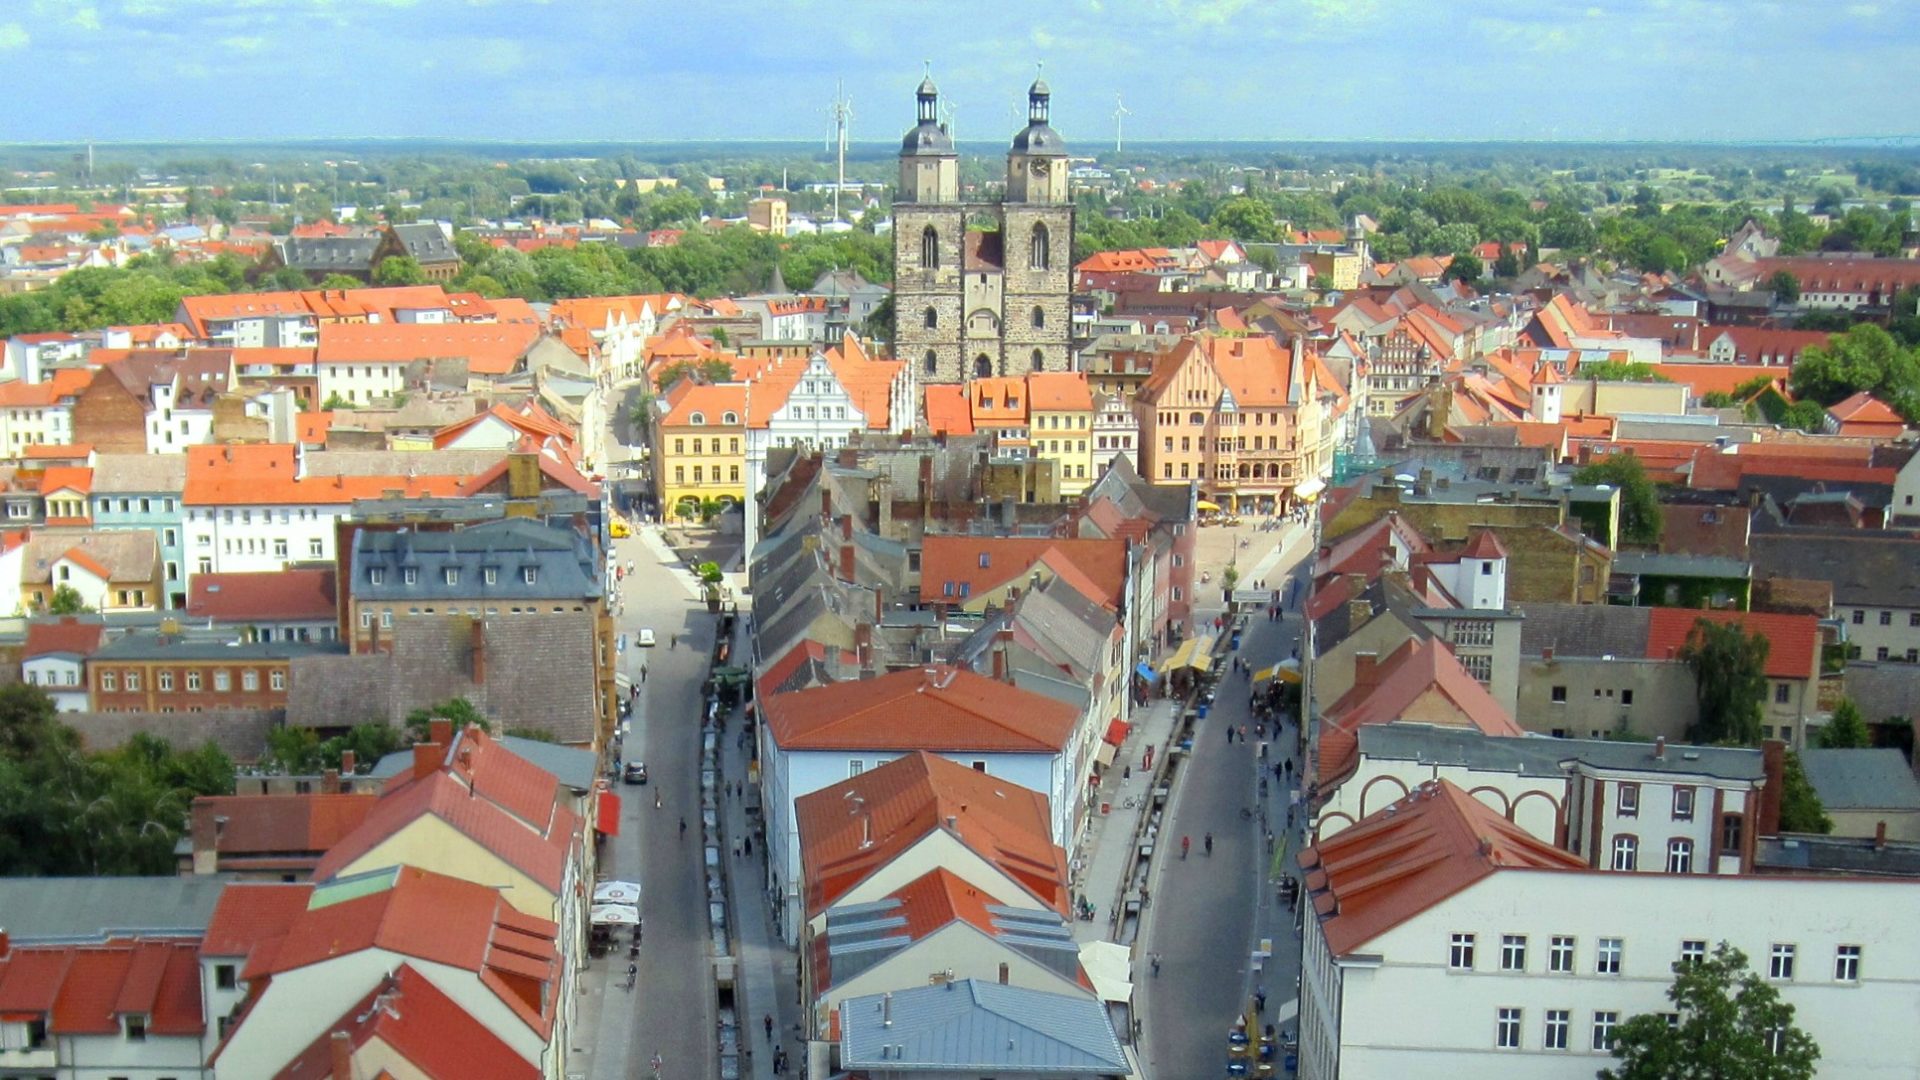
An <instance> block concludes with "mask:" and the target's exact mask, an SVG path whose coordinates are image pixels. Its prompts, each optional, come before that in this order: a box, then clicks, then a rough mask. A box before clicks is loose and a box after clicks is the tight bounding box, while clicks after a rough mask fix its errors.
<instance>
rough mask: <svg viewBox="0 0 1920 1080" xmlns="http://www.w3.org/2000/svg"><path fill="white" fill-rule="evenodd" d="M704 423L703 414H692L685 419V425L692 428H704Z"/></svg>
mask: <svg viewBox="0 0 1920 1080" xmlns="http://www.w3.org/2000/svg"><path fill="white" fill-rule="evenodd" d="M706 422H707V414H705V413H694V414H693V415H691V416H689V417H687V423H689V424H692V425H693V426H694V427H704V426H705V425H706Z"/></svg>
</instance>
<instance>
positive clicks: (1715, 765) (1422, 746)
mask: <svg viewBox="0 0 1920 1080" xmlns="http://www.w3.org/2000/svg"><path fill="white" fill-rule="evenodd" d="M1358 734H1359V737H1360V753H1361V754H1362V755H1364V756H1366V757H1369V758H1384V759H1389V760H1395V761H1418V762H1420V763H1421V764H1423V765H1452V766H1457V767H1461V768H1468V769H1476V770H1480V771H1485V772H1512V773H1517V774H1519V775H1522V776H1559V775H1563V774H1565V773H1566V772H1568V771H1569V770H1570V769H1572V768H1576V767H1579V766H1586V767H1587V768H1591V769H1606V770H1624V771H1631V772H1652V773H1667V774H1672V775H1680V776H1708V777H1714V778H1717V779H1723V780H1760V779H1763V778H1764V777H1765V776H1766V769H1765V767H1764V766H1763V765H1762V763H1761V757H1760V751H1758V750H1749V749H1746V748H1744V747H1736V746H1684V745H1679V744H1670V745H1668V746H1667V748H1666V752H1665V754H1664V755H1663V756H1661V757H1659V758H1656V757H1654V756H1653V755H1654V744H1653V743H1645V742H1626V741H1624V740H1613V739H1556V738H1552V737H1550V736H1546V735H1526V736H1522V737H1520V738H1514V737H1512V736H1497V735H1486V734H1482V733H1481V732H1479V731H1476V730H1473V729H1470V728H1465V729H1463V728H1451V727H1436V726H1429V725H1425V724H1406V723H1400V724H1369V725H1367V726H1364V727H1362V728H1361V729H1360V730H1359V732H1358ZM1895 753H1896V754H1897V753H1898V751H1895Z"/></svg>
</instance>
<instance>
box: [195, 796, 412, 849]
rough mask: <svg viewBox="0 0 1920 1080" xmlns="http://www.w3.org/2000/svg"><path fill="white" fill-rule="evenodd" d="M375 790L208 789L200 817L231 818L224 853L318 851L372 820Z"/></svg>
mask: <svg viewBox="0 0 1920 1080" xmlns="http://www.w3.org/2000/svg"><path fill="white" fill-rule="evenodd" d="M376 801H377V800H376V799H375V798H374V795H373V793H372V792H346V793H321V794H311V795H202V796H200V797H199V798H197V799H195V800H193V810H192V816H193V818H194V819H195V820H202V819H208V820H211V819H218V818H225V819H226V820H225V822H224V823H222V824H221V826H220V827H219V828H218V829H217V830H216V833H217V836H218V839H216V840H215V841H214V847H215V848H216V849H217V850H218V851H219V853H220V854H221V855H223V856H236V857H246V856H254V855H260V856H279V855H287V856H300V855H312V856H315V857H317V856H318V855H319V854H320V853H321V852H324V851H326V850H327V849H329V848H331V847H333V846H334V845H335V844H337V843H339V842H340V841H341V840H342V839H344V838H345V837H347V836H348V835H350V834H351V833H352V832H353V831H354V830H355V829H357V828H358V827H359V826H360V823H361V822H362V821H364V820H366V817H367V814H368V812H369V811H371V810H372V809H373V806H374V803H375V802H376Z"/></svg>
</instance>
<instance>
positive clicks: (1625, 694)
mask: <svg viewBox="0 0 1920 1080" xmlns="http://www.w3.org/2000/svg"><path fill="white" fill-rule="evenodd" d="M1620 704H1622V705H1631V704H1633V691H1632V690H1622V691H1620Z"/></svg>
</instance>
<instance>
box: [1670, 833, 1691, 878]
mask: <svg viewBox="0 0 1920 1080" xmlns="http://www.w3.org/2000/svg"><path fill="white" fill-rule="evenodd" d="M1667 873H1669V874H1691V873H1693V841H1691V840H1683V839H1680V838H1678V837H1675V838H1674V839H1672V840H1669V841H1667Z"/></svg>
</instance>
